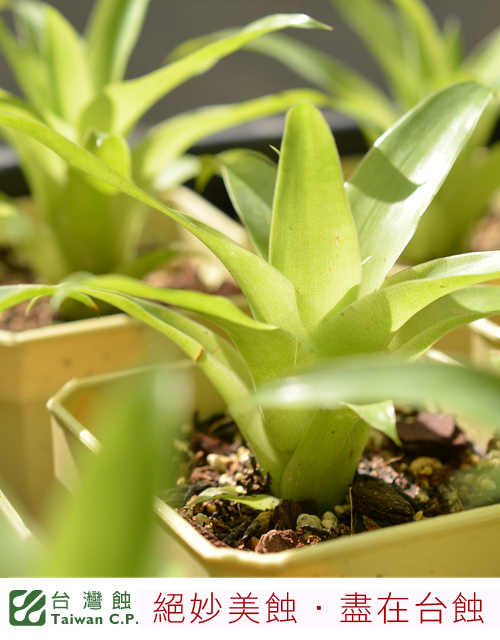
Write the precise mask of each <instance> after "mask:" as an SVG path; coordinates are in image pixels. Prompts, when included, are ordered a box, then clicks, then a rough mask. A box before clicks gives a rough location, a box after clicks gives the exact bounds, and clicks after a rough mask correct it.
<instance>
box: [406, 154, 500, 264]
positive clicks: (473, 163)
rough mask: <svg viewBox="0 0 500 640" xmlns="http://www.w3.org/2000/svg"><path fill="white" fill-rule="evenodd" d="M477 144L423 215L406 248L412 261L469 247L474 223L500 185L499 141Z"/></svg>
mask: <svg viewBox="0 0 500 640" xmlns="http://www.w3.org/2000/svg"><path fill="white" fill-rule="evenodd" d="M469 144H470V143H469ZM474 146H475V151H474V152H472V153H466V150H464V152H463V153H462V154H461V155H460V156H459V158H458V160H457V161H456V163H455V164H454V166H453V168H452V169H451V171H450V173H449V174H448V178H447V179H446V180H445V182H444V184H443V186H442V187H441V189H440V190H439V192H438V193H437V194H436V197H435V198H434V200H433V201H432V202H431V204H430V205H429V207H428V208H427V211H426V212H425V214H424V216H423V217H422V219H421V221H420V224H419V226H418V228H417V231H416V233H415V235H414V236H413V238H412V240H411V242H410V244H409V245H408V246H407V248H406V249H405V252H404V258H405V259H406V260H407V261H409V262H410V264H418V263H419V262H422V261H424V260H430V259H432V258H438V257H442V256H446V255H451V254H456V253H462V252H463V251H465V250H468V248H469V247H468V240H469V239H470V235H471V233H472V230H473V228H474V225H475V224H476V223H477V221H478V220H479V219H480V217H481V216H483V215H484V213H485V211H486V210H487V207H488V204H489V202H490V200H491V198H492V196H493V195H494V193H495V192H496V191H497V189H498V188H499V186H500V180H499V175H500V143H498V142H497V143H495V144H492V145H491V146H488V148H484V147H479V146H476V145H474ZM452 212H453V219H451V213H452Z"/></svg>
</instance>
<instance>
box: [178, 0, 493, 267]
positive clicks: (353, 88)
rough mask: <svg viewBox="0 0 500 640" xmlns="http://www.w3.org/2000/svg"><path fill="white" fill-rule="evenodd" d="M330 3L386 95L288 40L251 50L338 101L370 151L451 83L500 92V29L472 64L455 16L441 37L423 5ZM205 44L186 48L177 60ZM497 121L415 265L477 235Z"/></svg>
mask: <svg viewBox="0 0 500 640" xmlns="http://www.w3.org/2000/svg"><path fill="white" fill-rule="evenodd" d="M330 3H331V4H332V5H333V6H334V7H335V8H336V9H337V11H338V12H339V13H340V15H341V16H342V17H343V19H344V20H345V22H346V23H347V24H348V26H350V27H351V29H352V30H353V31H354V32H355V33H356V34H357V35H358V36H359V38H360V40H361V42H362V43H363V45H364V46H365V47H366V48H367V49H368V51H369V52H370V54H371V55H372V56H373V58H374V60H375V61H376V63H377V64H378V66H379V67H380V70H381V71H382V74H383V76H384V80H385V82H386V85H387V87H388V90H389V93H388V94H387V93H386V92H385V91H383V90H382V89H380V88H379V87H378V86H377V85H376V84H375V83H374V82H372V81H371V80H370V79H369V78H366V77H364V76H362V75H360V74H359V73H357V72H356V71H355V70H353V69H351V68H350V67H349V66H348V65H346V64H344V63H342V62H340V61H339V60H337V59H336V58H335V57H333V56H330V55H328V54H326V53H323V52H321V51H319V50H317V49H315V48H314V47H311V46H310V45H307V44H304V43H301V42H299V41H297V40H295V39H293V38H288V37H287V36H283V35H271V36H269V37H265V38H263V39H261V40H258V41H256V42H254V43H251V44H249V45H247V48H249V49H251V50H253V51H256V52H259V53H262V54H265V55H268V56H271V57H273V58H275V59H277V60H279V61H280V62H282V63H283V64H284V65H286V66H287V67H289V68H290V69H292V70H293V71H294V72H295V73H297V74H298V75H299V76H300V77H301V78H304V79H305V80H307V81H308V82H312V83H313V84H315V85H317V86H318V87H320V88H321V89H322V90H324V91H326V92H328V93H330V94H332V96H333V97H334V98H335V108H336V109H337V110H339V111H341V112H342V113H344V114H346V115H348V116H349V117H350V118H352V119H354V121H355V122H356V123H357V124H358V125H359V126H360V128H361V129H362V131H363V133H364V135H365V137H366V139H367V141H368V143H369V144H371V143H373V141H374V140H375V139H376V138H378V137H379V136H380V135H381V134H382V133H383V132H384V131H386V129H388V128H389V127H391V126H392V125H393V124H394V123H395V122H396V120H397V119H398V118H399V117H401V116H402V115H403V114H404V113H406V111H407V110H408V109H410V108H411V107H413V106H414V105H415V104H417V103H418V102H419V101H420V100H422V99H423V98H424V97H425V96H427V95H429V94H430V93H431V92H433V91H435V90H436V89H438V88H440V87H443V86H445V85H446V84H448V83H450V82H456V81H460V80H476V81H478V82H481V83H484V84H486V85H489V86H491V87H493V88H495V89H499V88H500V75H499V71H498V70H499V69H500V28H496V29H495V30H494V31H493V32H492V33H491V35H490V36H489V37H488V38H486V39H485V40H484V41H483V42H481V43H479V45H477V47H476V48H475V49H474V50H473V51H472V52H471V53H470V54H469V55H467V56H466V55H465V53H464V46H463V41H462V34H461V30H460V24H459V22H458V20H457V19H456V18H455V17H454V16H451V17H450V18H449V19H448V20H447V21H446V23H445V25H444V28H443V29H442V30H441V29H440V27H439V25H438V24H437V22H436V20H435V19H434V17H433V15H432V13H431V11H430V10H429V9H428V7H427V5H426V4H425V2H424V1H423V0H390V2H389V3H387V2H385V1H383V0H330ZM225 33H227V32H225ZM219 35H221V34H219ZM212 37H213V36H212ZM205 42H206V39H205V38H197V39H195V40H194V41H191V42H187V43H185V44H184V45H181V46H180V47H179V48H178V49H177V50H176V51H175V52H174V54H173V56H174V57H175V56H177V55H181V53H182V54H185V53H186V52H187V51H192V50H193V49H196V48H197V47H199V46H200V45H201V44H202V43H205ZM498 113H499V110H498V101H495V104H492V105H490V107H489V108H488V109H487V110H486V111H485V113H484V114H483V118H482V120H481V123H480V125H479V126H478V127H477V128H476V130H475V132H474V134H473V136H472V137H471V140H470V141H469V143H468V145H467V146H466V147H465V149H464V150H463V152H462V154H461V156H460V158H459V159H458V160H457V162H456V163H455V166H454V167H453V169H452V171H451V172H450V175H449V177H448V178H447V180H446V181H445V183H444V184H443V186H442V188H441V190H440V192H439V193H438V194H437V195H436V198H435V199H434V201H433V202H432V204H431V205H430V207H429V210H428V213H427V214H426V215H425V217H424V218H423V220H422V223H421V225H420V227H419V229H418V230H417V232H416V234H415V237H414V238H413V240H412V242H411V243H410V245H409V247H408V248H407V249H406V251H405V254H404V256H405V257H406V259H407V260H409V261H410V262H413V263H416V262H420V261H422V260H429V259H432V258H437V257H442V256H445V255H449V254H451V253H459V252H462V251H464V250H467V249H468V241H469V239H470V234H471V231H472V230H473V229H474V227H475V225H476V224H477V222H478V220H479V218H480V217H481V216H482V215H483V214H484V212H485V210H486V208H487V205H488V203H489V200H490V198H491V196H492V194H493V193H494V192H495V191H496V190H497V189H498V188H499V187H500V179H499V175H500V143H494V144H492V145H488V143H489V142H490V138H491V134H492V131H493V129H494V126H495V124H496V122H497V120H498ZM491 248H494V247H491Z"/></svg>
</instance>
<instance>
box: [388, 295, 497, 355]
mask: <svg viewBox="0 0 500 640" xmlns="http://www.w3.org/2000/svg"><path fill="white" fill-rule="evenodd" d="M494 315H500V287H498V286H487V285H483V286H476V287H468V288H467V289H462V290H461V291H456V292H454V293H450V294H448V295H447V296H443V297H442V298H439V299H438V300H436V301H435V302H433V303H432V304H430V305H429V306H427V307H425V309H422V311H419V312H418V313H417V314H415V315H414V316H413V317H412V318H410V320H408V321H407V322H406V323H405V324H404V325H403V326H402V327H401V328H400V329H398V331H397V332H396V334H395V335H394V338H393V339H392V341H391V343H390V345H389V349H390V350H391V351H393V352H394V354H395V355H396V356H398V357H402V358H405V359H406V358H416V357H418V356H419V355H421V354H422V353H424V352H425V351H426V350H427V349H428V348H429V347H432V345H433V344H434V343H435V342H437V341H438V340H439V339H440V338H442V337H443V336H445V335H446V334H447V333H449V332H450V331H452V330H453V329H457V328H458V327H462V326H464V325H466V324H469V323H470V322H474V321H475V320H479V319H480V318H487V317H488V316H494Z"/></svg>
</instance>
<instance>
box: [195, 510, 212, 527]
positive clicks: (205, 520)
mask: <svg viewBox="0 0 500 640" xmlns="http://www.w3.org/2000/svg"><path fill="white" fill-rule="evenodd" d="M195 518H196V522H197V523H198V524H200V525H204V524H209V523H210V519H209V517H208V516H206V515H205V514H204V513H197V514H196V516H195Z"/></svg>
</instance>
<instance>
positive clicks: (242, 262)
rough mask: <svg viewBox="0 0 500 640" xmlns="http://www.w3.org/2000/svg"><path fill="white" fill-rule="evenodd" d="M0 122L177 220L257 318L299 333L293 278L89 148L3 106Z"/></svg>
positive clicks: (300, 330) (300, 326)
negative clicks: (155, 194)
mask: <svg viewBox="0 0 500 640" xmlns="http://www.w3.org/2000/svg"><path fill="white" fill-rule="evenodd" d="M0 124H3V125H6V126H8V127H12V128H13V129H15V130H17V131H21V132H23V133H25V134H27V135H28V136H30V137H31V138H33V139H35V140H38V141H39V142H41V143H42V144H44V145H45V146H47V147H48V148H49V149H52V150H53V151H55V152H56V153H57V154H58V155H59V156H60V157H61V158H63V159H64V160H67V161H68V162H69V163H70V164H72V165H73V166H74V167H76V168H78V169H80V170H81V171H84V172H86V173H88V174H90V175H92V176H94V177H96V178H99V179H100V180H103V181H105V182H107V183H108V184H109V185H111V186H112V187H115V188H116V189H117V190H119V191H121V192H123V193H125V194H127V195H129V196H131V197H132V198H135V199H136V200H138V201H139V202H142V203H144V204H146V205H148V206H150V207H153V208H154V209H157V210H158V211H160V212H161V213H164V214H165V215H167V216H169V217H170V218H172V219H173V220H174V221H175V222H178V223H179V224H180V225H182V226H183V227H185V228H186V229H187V230H189V231H191V233H193V235H195V236H196V237H197V238H198V239H200V240H201V241H202V242H203V243H204V244H205V245H206V246H207V247H208V248H209V249H210V250H211V251H213V253H214V254H215V255H216V256H217V257H218V258H219V259H220V260H221V262H223V264H224V265H225V266H226V267H227V268H228V269H229V270H230V271H231V273H232V275H233V277H234V278H235V280H236V281H237V282H238V284H239V285H240V287H241V289H242V291H243V293H244V294H245V295H246V297H247V299H248V301H249V303H250V305H251V307H252V310H253V312H254V313H255V315H256V317H257V319H259V320H265V321H266V322H269V323H270V324H274V325H276V326H280V327H283V328H284V329H287V330H291V331H292V333H297V335H299V336H300V335H301V334H303V333H304V331H303V327H302V324H301V322H300V319H299V318H298V315H297V310H296V300H295V292H294V290H293V286H292V284H291V283H290V281H289V280H288V279H287V278H285V277H284V276H283V275H282V274H281V273H279V271H277V270H276V269H274V268H273V267H271V266H270V265H269V264H268V263H267V262H266V261H264V260H262V258H260V257H258V256H256V255H255V254H253V253H250V252H249V251H247V250H245V249H243V248H242V247H240V246H239V245H237V244H236V243H234V242H232V241H231V240H229V239H228V238H226V237H225V236H224V235H222V234H221V233H218V232H216V231H214V230H213V229H211V228H210V227H208V226H207V225H205V224H203V223H201V222H198V221H197V220H194V219H193V218H191V217H190V216H187V215H185V214H182V213H180V212H178V211H175V210H173V209H170V208H169V207H166V206H165V205H163V204H162V203H161V202H159V201H158V200H156V199H155V198H153V197H152V196H150V195H148V194H147V193H145V192H144V191H142V190H141V189H139V187H137V186H136V185H134V184H133V183H131V182H130V181H129V180H127V179H126V177H125V176H123V175H121V174H119V173H117V172H116V171H114V170H113V169H112V168H111V167H109V166H108V165H106V164H105V163H103V162H102V161H101V160H99V159H98V158H96V157H95V156H94V155H93V154H92V153H90V152H88V151H87V150H86V149H83V148H82V147H79V146H78V145H76V144H74V143H73V142H71V140H68V139H67V138H65V137H64V136H62V135H60V134H58V133H57V132H55V131H52V130H50V129H49V128H48V127H45V126H44V125H42V124H40V123H38V122H35V121H34V120H31V119H29V118H25V117H22V116H17V115H13V114H10V113H6V112H2V111H0Z"/></svg>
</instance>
